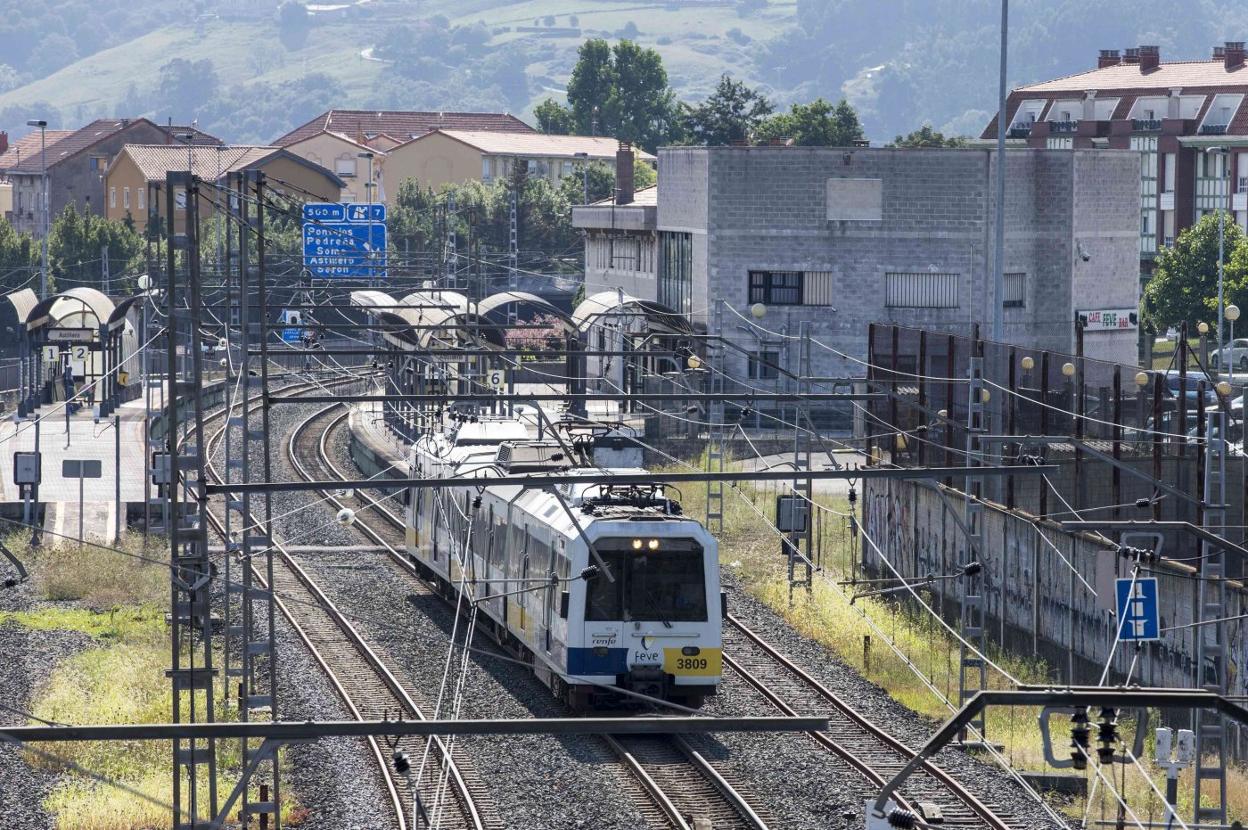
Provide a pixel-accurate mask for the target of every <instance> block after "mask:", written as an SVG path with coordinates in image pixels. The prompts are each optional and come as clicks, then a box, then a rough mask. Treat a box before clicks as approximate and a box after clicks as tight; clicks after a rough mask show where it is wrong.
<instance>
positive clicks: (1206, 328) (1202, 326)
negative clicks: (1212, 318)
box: [1196, 320, 1209, 334]
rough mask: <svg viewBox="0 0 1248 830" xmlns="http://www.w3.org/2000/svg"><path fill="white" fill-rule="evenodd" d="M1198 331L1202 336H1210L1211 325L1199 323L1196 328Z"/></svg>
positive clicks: (1203, 322) (1202, 321)
mask: <svg viewBox="0 0 1248 830" xmlns="http://www.w3.org/2000/svg"><path fill="white" fill-rule="evenodd" d="M1196 331H1198V332H1200V333H1201V334H1208V333H1209V324H1208V323H1206V322H1205V321H1204V320H1201V321H1200V323H1198V324H1197V326H1196Z"/></svg>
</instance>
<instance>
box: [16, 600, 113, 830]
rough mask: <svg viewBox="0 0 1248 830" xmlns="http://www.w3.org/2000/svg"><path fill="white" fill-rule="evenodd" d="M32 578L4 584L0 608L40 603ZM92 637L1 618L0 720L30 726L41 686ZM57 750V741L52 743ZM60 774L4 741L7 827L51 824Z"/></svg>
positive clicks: (26, 829)
mask: <svg viewBox="0 0 1248 830" xmlns="http://www.w3.org/2000/svg"><path fill="white" fill-rule="evenodd" d="M40 604H41V603H39V602H38V601H37V600H35V599H34V598H33V596H32V594H31V586H30V584H29V583H24V584H20V585H17V586H15V587H13V588H9V589H5V590H0V611H25V610H30V609H33V608H36V607H38V606H39V605H40ZM93 644H94V642H93V641H92V639H91V638H90V637H89V636H88V635H86V634H83V633H81V632H79V631H64V630H51V631H36V630H33V629H30V628H27V627H26V626H23V625H20V624H18V623H16V622H13V621H6V622H3V623H0V656H2V658H3V660H4V668H3V670H0V703H3V704H4V706H5V707H11V708H12V709H17V710H20V711H19V712H13V711H10V710H9V708H0V724H4V725H6V726H26V725H28V724H29V723H30V719H29V718H27V717H25V716H24V715H23V714H21V712H29V711H30V710H31V708H32V705H33V700H34V697H35V695H36V694H37V693H38V691H39V688H40V686H41V685H42V684H43V683H45V682H46V681H47V679H48V677H49V676H50V675H51V673H52V670H53V669H54V668H55V667H56V666H57V665H58V664H59V663H61V662H62V661H64V660H67V659H69V658H70V657H73V656H74V655H75V654H78V653H79V652H81V651H84V650H86V649H88V648H91V647H92V645H93ZM51 751H53V752H55V747H53V748H52V749H51ZM58 780H59V776H58V775H56V774H55V773H51V772H47V771H45V770H42V769H36V768H34V767H32V766H30V765H29V764H27V763H26V761H25V759H24V757H23V754H22V752H21V750H19V749H18V748H17V747H16V746H14V745H13V744H10V743H8V742H5V741H0V816H3V817H4V827H5V830H45V828H51V827H52V826H53V821H52V816H50V815H49V814H48V813H47V811H46V810H44V809H43V802H44V799H45V798H47V796H48V793H50V792H51V791H52V788H53V787H54V786H56V783H57V781H58Z"/></svg>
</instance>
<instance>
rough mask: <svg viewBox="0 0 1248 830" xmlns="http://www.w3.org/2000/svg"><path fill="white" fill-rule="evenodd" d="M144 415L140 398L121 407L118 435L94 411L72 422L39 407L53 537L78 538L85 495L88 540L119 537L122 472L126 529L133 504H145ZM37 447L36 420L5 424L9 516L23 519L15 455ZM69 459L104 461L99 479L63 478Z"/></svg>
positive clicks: (3, 471)
mask: <svg viewBox="0 0 1248 830" xmlns="http://www.w3.org/2000/svg"><path fill="white" fill-rule="evenodd" d="M145 413H146V404H145V401H144V400H143V398H142V397H141V396H140V398H139V399H137V400H134V401H129V402H127V403H125V404H123V405H122V406H120V407H119V408H118V410H117V413H116V414H117V415H118V416H120V433H117V432H116V431H115V430H114V420H113V417H112V416H109V417H108V418H105V419H102V420H101V421H99V422H98V423H97V422H96V421H95V418H94V417H93V414H92V411H91V410H90V409H89V408H87V409H82V410H79V411H78V412H76V413H74V414H73V415H71V416H70V417H69V419H68V423H67V421H66V418H65V414H64V411H63V410H62V409H58V408H57V407H56V406H55V405H49V406H45V407H43V408H41V409H40V411H39V413H38V414H39V415H41V416H42V420H41V421H40V423H39V451H40V453H41V455H42V457H43V464H42V475H41V480H40V484H39V501H40V502H41V503H42V504H43V505H44V522H43V526H44V529H45V530H47V531H49V535H50V536H52V538H53V539H57V538H61V537H64V536H69V537H73V539H75V540H76V539H77V538H78V528H79V521H78V517H79V499H80V496H81V500H82V504H83V509H82V514H83V515H82V518H83V521H82V525H83V530H84V534H85V536H86V538H88V539H96V540H101V539H107V540H111V539H112V538H113V537H114V535H115V533H116V528H117V511H118V505H117V497H118V491H117V481H118V473H119V472H120V483H121V489H120V500H121V505H120V509H121V510H122V511H123V515H122V522H121V526H122V528H123V529H124V527H125V524H126V523H125V513H126V512H128V508H129V506H130V505H139V506H141V505H142V504H143V502H144V499H145V497H146V494H145V492H144V480H145V478H146V476H147V460H146V449H145V445H144V435H143V422H144V415H145ZM118 437H120V446H118ZM34 449H35V424H34V420H32V419H27V420H25V421H14V420H12V419H6V420H4V421H0V507H3V509H4V514H5V515H7V516H17V517H20V515H21V511H20V508H18V509H16V510H15V507H14V506H16V505H21V503H22V496H21V489H20V488H19V487H18V486H17V485H16V484H14V482H13V461H14V453H16V452H32V451H34ZM119 451H120V463H119V462H118V452H119ZM65 461H99V462H100V477H99V478H87V479H82V480H81V481H80V480H79V479H77V478H66V477H65V476H64V475H62V472H63V466H62V465H63V462H65ZM80 484H81V493H80V490H79V486H80Z"/></svg>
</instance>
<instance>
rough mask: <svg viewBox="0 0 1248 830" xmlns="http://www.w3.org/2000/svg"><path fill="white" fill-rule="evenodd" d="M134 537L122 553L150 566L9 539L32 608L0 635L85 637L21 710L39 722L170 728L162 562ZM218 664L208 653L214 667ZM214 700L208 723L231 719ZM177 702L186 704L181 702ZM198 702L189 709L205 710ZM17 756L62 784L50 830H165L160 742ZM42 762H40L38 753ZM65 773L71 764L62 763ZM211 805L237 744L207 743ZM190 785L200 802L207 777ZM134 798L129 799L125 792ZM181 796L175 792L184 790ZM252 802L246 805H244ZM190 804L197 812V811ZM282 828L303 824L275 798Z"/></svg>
mask: <svg viewBox="0 0 1248 830" xmlns="http://www.w3.org/2000/svg"><path fill="white" fill-rule="evenodd" d="M146 541H147V540H146V539H145V538H144V537H143V536H140V535H138V534H129V535H127V536H126V537H124V538H123V540H122V542H121V545H120V547H121V549H122V550H124V551H127V552H128V553H130V554H137V555H139V556H145V557H149V558H150V559H152V560H155V561H150V562H149V561H143V560H142V559H139V558H136V556H133V555H132V556H126V555H123V554H119V553H117V552H115V551H109V550H106V549H102V548H98V547H92V546H89V545H84V546H82V547H79V546H78V545H77V544H69V545H64V546H59V547H50V546H48V547H39V548H31V547H30V546H29V544H28V543H27V541H25V540H22V539H20V538H16V537H11V538H10V539H8V540H7V544H8V545H9V547H10V549H11V550H13V551H14V553H15V554H16V555H18V556H19V558H21V559H22V560H23V561H24V562H28V563H30V568H31V574H32V581H33V584H34V587H35V591H36V593H37V595H38V596H39V597H41V598H43V599H45V600H49V601H53V602H54V604H51V603H40V604H37V605H36V606H34V607H32V608H30V609H27V610H23V611H8V612H0V624H4V623H15V624H18V625H22V626H25V627H27V628H30V629H33V630H37V631H50V630H70V631H80V632H82V633H85V634H88V635H90V636H91V637H92V638H94V639H95V641H96V647H93V648H89V649H87V650H86V651H83V652H80V653H78V654H76V655H74V656H72V657H70V658H68V659H66V660H64V661H63V662H62V663H61V664H60V665H58V666H56V668H55V669H53V671H52V674H51V675H50V677H49V678H48V680H47V681H46V682H45V683H44V685H43V686H42V687H41V688H40V690H39V691H38V693H37V694H36V696H35V699H34V701H33V702H32V704H31V708H32V713H33V714H34V715H35V716H36V717H37V718H40V719H44V720H48V721H53V722H57V723H77V724H85V723H92V724H122V723H165V722H168V721H170V720H172V710H171V704H170V693H169V679H168V678H167V677H166V676H165V671H166V670H167V669H168V668H169V630H168V627H167V625H166V623H165V611H166V610H167V606H168V592H169V569H168V567H166V566H165V565H164V564H163V562H162V560H164V559H166V558H167V557H168V552H167V549H166V547H165V545H163V544H162V543H161V541H160V540H159V539H158V538H153V539H152V540H151V541H150V543H148V547H147V549H146V550H145V548H144V544H145V542H146ZM215 659H217V660H218V661H219V660H220V655H219V654H218V655H217V656H216V658H215ZM223 690H224V684H223V681H219V682H218V688H217V691H216V701H217V711H216V715H217V719H218V720H233V719H235V718H236V712H235V711H234V710H233V709H232V707H231V706H229V705H228V704H226V705H223V703H222V701H225V700H227V699H228V696H227V695H225V694H224V693H223ZM184 700H186V698H184ZM205 703H206V700H205V697H204V696H203V694H202V693H201V694H200V695H199V696H198V697H197V699H196V701H195V706H196V708H197V711H198V712H199V713H201V716H202V713H203V712H204V711H205ZM36 749H38V750H40V752H33V751H32V752H28V753H27V760H28V762H29V763H30V764H32V765H33V766H36V767H39V768H42V769H46V770H50V771H53V772H56V773H60V774H62V777H61V779H60V781H59V782H58V783H57V785H56V786H55V788H54V789H53V790H52V792H51V793H50V794H49V795H48V797H47V798H46V800H45V802H44V807H45V809H47V810H48V812H49V813H51V814H52V815H53V816H54V817H55V820H56V826H57V828H58V830H88V828H89V829H90V830H143V829H144V828H151V827H164V826H167V825H168V824H169V818H170V809H169V807H168V806H166V805H168V804H170V803H171V802H172V800H173V793H172V781H171V779H170V775H169V768H170V763H171V757H172V746H171V744H170V742H167V741H110V742H103V741H99V742H83V743H64V744H45V745H39V746H37V747H36ZM41 753H42V754H41ZM71 762H72V763H71ZM217 764H218V795H219V797H220V798H221V799H224V798H225V796H226V795H227V794H228V793H229V791H230V789H231V788H232V787H233V786H234V783H235V781H236V780H237V775H238V772H239V770H240V768H241V766H240V756H239V747H238V742H237V741H230V742H219V743H218V744H217ZM72 765H77V766H79V767H81V768H84V769H87V770H90V771H91V772H93V773H96V774H98V775H102V776H104V777H106V778H108V779H110V780H111V781H115V782H119V783H121V784H124V785H125V786H126V787H127V788H129V789H130V790H133V791H134V792H127V791H125V790H123V789H121V788H119V787H114V786H110V785H108V784H103V783H101V782H98V781H95V780H93V779H91V778H88V777H86V776H84V775H82V774H80V773H78V772H76V771H74V769H73V766H72ZM199 784H200V786H201V788H202V789H201V790H200V792H201V793H203V794H205V795H203V796H202V797H201V798H206V793H207V792H208V787H207V785H208V779H207V775H206V772H205V773H204V774H203V775H202V777H201V779H200V781H199ZM136 792H137V793H139V794H141V795H136V794H135V793H136ZM184 792H185V782H184ZM253 797H254V794H253ZM200 803H201V804H203V803H205V802H204V801H203V800H201V802H200ZM282 807H283V809H282V812H283V815H284V816H285V817H286V819H287V820H288V822H289V821H290V820H292V819H294V820H296V823H297V819H298V817H299V816H300V815H304V814H306V811H304V810H303V809H302V808H301V807H299V806H298V805H297V804H296V802H295V801H294V799H293V798H290V797H289V796H286V797H284V798H283V805H282Z"/></svg>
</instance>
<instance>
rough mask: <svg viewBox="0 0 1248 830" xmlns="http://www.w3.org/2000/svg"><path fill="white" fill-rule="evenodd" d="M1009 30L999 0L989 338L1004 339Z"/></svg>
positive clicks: (1006, 9) (1005, 2) (1005, 0)
mask: <svg viewBox="0 0 1248 830" xmlns="http://www.w3.org/2000/svg"><path fill="white" fill-rule="evenodd" d="M1009 32H1010V1H1009V0H1001V69H1000V77H999V78H998V89H997V97H998V102H997V227H996V238H995V240H994V242H995V245H994V248H995V253H994V258H995V260H996V261H995V262H994V263H993V268H992V283H993V292H992V303H993V308H992V339H993V340H995V341H997V342H998V343H1001V342H1003V341H1004V340H1005V129H1006V124H1005V100H1006V89H1005V72H1006V66H1007V58H1008V55H1007V51H1006V47H1007V46H1008V43H1009Z"/></svg>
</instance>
